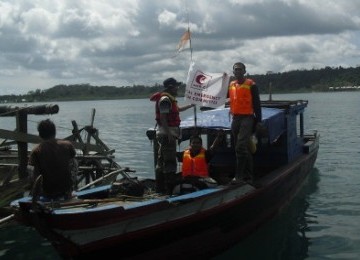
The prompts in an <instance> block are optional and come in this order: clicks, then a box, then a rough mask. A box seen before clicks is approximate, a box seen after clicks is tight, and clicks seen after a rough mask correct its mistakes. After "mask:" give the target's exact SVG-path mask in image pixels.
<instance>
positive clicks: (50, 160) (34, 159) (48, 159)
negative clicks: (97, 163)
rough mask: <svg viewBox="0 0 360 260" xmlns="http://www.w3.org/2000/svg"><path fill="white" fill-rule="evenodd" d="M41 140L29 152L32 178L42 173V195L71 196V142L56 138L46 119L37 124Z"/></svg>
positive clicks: (51, 123) (54, 196)
mask: <svg viewBox="0 0 360 260" xmlns="http://www.w3.org/2000/svg"><path fill="white" fill-rule="evenodd" d="M38 132H39V136H40V137H41V138H42V139H43V141H42V142H41V143H40V144H39V145H37V146H36V147H35V148H34V149H33V150H32V152H31V154H30V158H29V165H31V166H33V167H34V180H35V179H36V178H37V177H38V176H39V175H42V178H43V180H42V183H43V185H42V195H43V196H45V197H47V198H49V199H59V198H65V199H68V198H70V197H71V193H72V188H73V183H72V176H71V169H70V163H71V161H72V160H74V157H75V154H76V152H75V148H74V146H73V145H72V144H71V142H69V141H66V140H56V139H55V136H56V128H55V125H54V123H53V122H52V121H51V120H49V119H47V120H43V121H40V123H39V124H38Z"/></svg>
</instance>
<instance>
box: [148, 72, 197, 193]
mask: <svg viewBox="0 0 360 260" xmlns="http://www.w3.org/2000/svg"><path fill="white" fill-rule="evenodd" d="M163 84H164V88H165V89H164V91H162V92H157V93H155V94H154V95H152V96H151V98H150V100H151V101H155V102H156V105H155V114H156V115H155V116H156V117H155V120H156V123H157V128H156V140H157V142H158V145H159V149H158V156H157V163H156V169H155V175H156V191H157V192H159V193H166V194H171V190H172V186H173V184H174V182H175V176H176V175H175V174H176V171H177V161H176V140H177V139H178V138H179V137H180V128H179V126H180V115H179V112H182V111H185V110H186V109H189V108H191V107H193V106H194V105H193V104H190V105H185V106H183V107H179V106H178V104H177V100H176V96H177V91H178V88H179V86H180V85H181V83H180V82H178V81H176V80H175V79H174V78H168V79H166V80H164V82H163Z"/></svg>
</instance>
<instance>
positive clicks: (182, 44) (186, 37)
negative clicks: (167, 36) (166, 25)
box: [176, 30, 191, 52]
mask: <svg viewBox="0 0 360 260" xmlns="http://www.w3.org/2000/svg"><path fill="white" fill-rule="evenodd" d="M190 37H191V35H190V31H189V30H187V31H186V32H184V34H183V35H182V36H181V38H180V41H179V44H178V46H177V47H176V50H177V52H181V51H183V50H185V49H187V48H191V47H190V46H188V45H189V43H190Z"/></svg>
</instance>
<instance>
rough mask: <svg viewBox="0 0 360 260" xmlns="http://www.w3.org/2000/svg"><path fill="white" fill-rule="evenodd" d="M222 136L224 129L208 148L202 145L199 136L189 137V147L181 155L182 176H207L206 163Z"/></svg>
mask: <svg viewBox="0 0 360 260" xmlns="http://www.w3.org/2000/svg"><path fill="white" fill-rule="evenodd" d="M223 136H224V131H222V130H220V131H219V132H218V134H217V137H216V138H215V140H214V142H213V144H212V145H211V146H210V148H209V150H206V149H205V148H204V147H203V146H202V139H201V137H200V136H197V135H195V136H192V137H191V138H190V147H189V148H188V149H186V150H185V151H184V153H183V156H182V171H181V172H182V177H184V178H186V177H189V176H190V177H203V178H207V177H209V169H208V163H209V161H210V160H211V158H212V155H213V150H214V149H215V148H216V146H218V144H219V142H220V140H221V139H222V138H223Z"/></svg>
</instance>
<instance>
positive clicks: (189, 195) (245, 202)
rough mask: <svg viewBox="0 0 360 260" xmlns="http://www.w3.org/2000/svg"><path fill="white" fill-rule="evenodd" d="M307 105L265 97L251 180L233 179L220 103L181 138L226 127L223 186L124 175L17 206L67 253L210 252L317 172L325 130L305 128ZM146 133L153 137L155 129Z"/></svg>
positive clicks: (259, 220) (186, 124) (220, 172)
mask: <svg viewBox="0 0 360 260" xmlns="http://www.w3.org/2000/svg"><path fill="white" fill-rule="evenodd" d="M307 104H308V102H307V101H303V100H296V101H266V102H262V112H263V117H264V119H263V125H264V126H265V128H266V131H263V132H262V133H259V135H258V139H259V142H258V147H257V151H256V153H255V154H254V161H255V165H256V167H255V173H256V180H255V181H254V183H252V184H249V183H242V184H232V183H231V182H229V181H230V180H231V179H232V178H233V176H234V171H235V155H234V142H233V138H232V136H231V133H230V129H229V127H230V120H229V118H228V108H221V109H214V110H208V111H203V112H201V113H198V115H197V116H196V117H195V118H194V117H192V118H189V119H187V120H184V121H183V122H182V124H181V128H182V140H181V141H183V142H182V144H184V141H186V140H188V139H189V137H190V136H191V135H192V134H193V133H194V131H196V132H197V133H198V134H201V135H203V137H205V138H206V140H207V141H206V142H207V143H208V144H209V143H212V140H213V139H214V137H215V134H214V133H215V132H216V131H217V129H219V128H221V129H224V131H225V133H226V137H225V138H224V141H223V143H222V144H221V146H220V147H219V148H218V149H217V151H216V153H215V155H214V158H213V159H212V161H211V162H210V165H209V167H210V173H211V176H212V177H213V179H215V180H216V181H217V184H216V185H214V183H213V182H212V183H211V185H210V184H209V183H207V180H206V179H199V180H198V181H200V182H202V183H207V185H206V187H204V186H201V187H200V186H196V185H194V189H193V191H191V192H189V190H187V192H184V193H182V192H179V194H176V195H172V196H165V195H161V194H156V193H155V192H154V189H153V188H154V187H153V181H152V180H147V179H145V180H140V179H137V178H131V177H126V175H125V176H124V177H125V178H123V179H121V180H117V181H116V182H114V183H113V184H109V185H105V186H100V187H94V188H90V189H87V190H83V191H80V192H77V198H76V199H74V200H71V201H44V200H41V199H38V198H37V196H34V197H26V198H22V199H19V200H16V201H13V202H12V204H11V206H12V207H13V209H14V211H15V215H16V219H17V220H18V221H19V222H20V223H23V224H25V225H29V226H32V227H34V228H35V229H36V230H37V231H38V232H39V233H40V234H42V235H43V236H44V237H46V238H47V239H48V240H49V241H50V242H51V243H52V245H53V246H54V247H55V248H56V250H57V251H58V252H59V254H60V255H61V256H62V257H64V258H86V257H89V256H90V257H94V256H103V255H104V254H106V255H108V254H109V253H114V254H115V255H117V256H118V257H120V258H124V259H126V258H131V259H143V258H145V257H156V258H157V259H168V258H170V257H171V258H175V259H179V258H184V257H194V256H197V257H201V258H204V257H211V256H213V255H215V254H218V253H219V252H221V251H222V250H224V249H226V248H229V247H230V246H232V245H233V244H234V243H237V242H239V240H241V239H243V238H245V237H246V236H247V235H249V234H250V233H251V232H253V231H254V230H256V229H257V228H258V227H260V226H261V225H262V224H264V223H265V222H267V221H268V220H270V219H271V218H272V217H274V216H275V215H276V214H277V213H279V211H280V210H281V209H282V208H283V207H284V206H286V205H287V204H288V203H289V202H290V201H291V199H292V198H293V197H294V196H295V195H296V193H297V192H298V190H299V189H300V188H301V186H302V184H303V182H304V181H305V179H306V177H307V176H308V175H309V174H310V173H311V171H312V168H313V166H314V163H315V160H316V157H317V153H318V148H319V134H318V133H317V131H315V130H314V131H312V132H311V133H307V134H305V130H304V110H305V108H306V106H307ZM194 121H196V127H195V126H194ZM147 136H148V137H149V138H150V139H153V137H154V129H149V130H148V132H147ZM154 150H156V147H155V149H154ZM155 154H156V153H155ZM182 184H184V183H180V184H179V185H182ZM131 188H135V189H131ZM175 188H176V187H175Z"/></svg>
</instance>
